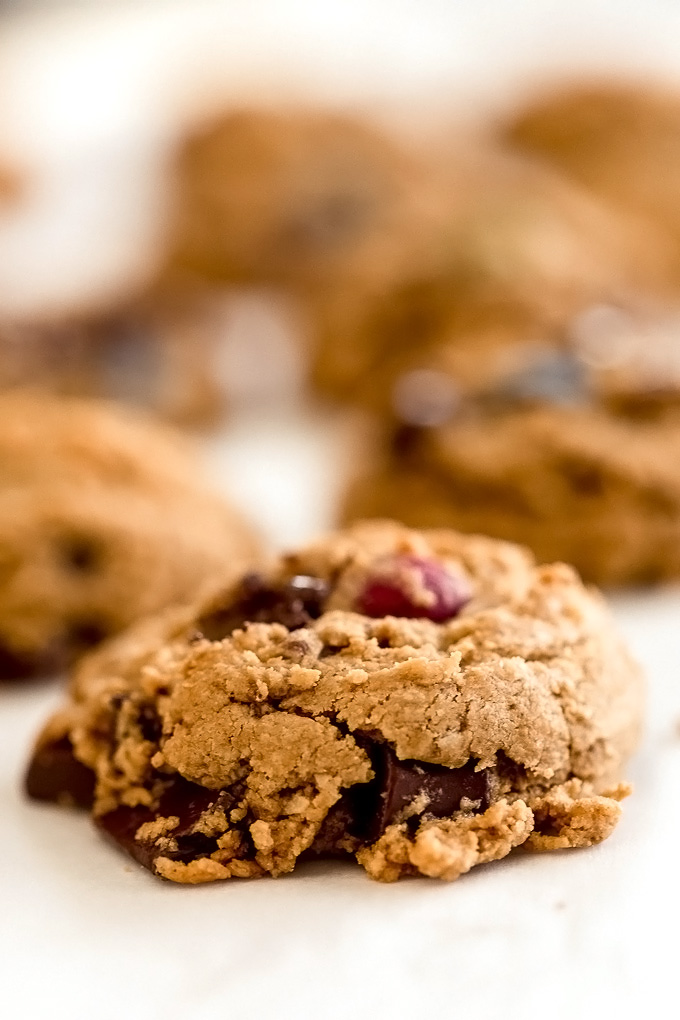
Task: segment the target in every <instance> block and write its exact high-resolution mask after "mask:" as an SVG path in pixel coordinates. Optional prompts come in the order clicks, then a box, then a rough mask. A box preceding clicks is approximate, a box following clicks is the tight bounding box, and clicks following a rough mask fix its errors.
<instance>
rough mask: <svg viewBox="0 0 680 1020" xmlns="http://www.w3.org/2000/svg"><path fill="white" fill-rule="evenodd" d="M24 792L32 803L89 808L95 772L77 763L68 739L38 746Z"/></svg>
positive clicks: (32, 759) (28, 772)
mask: <svg viewBox="0 0 680 1020" xmlns="http://www.w3.org/2000/svg"><path fill="white" fill-rule="evenodd" d="M24 786H25V790H26V793H27V794H28V796H29V797H32V798H33V799H34V800H45V801H53V802H55V803H59V804H62V803H66V804H75V805H76V806H77V807H83V808H87V807H91V805H92V801H93V799H94V786H95V776H94V772H93V771H92V770H91V769H89V768H88V767H87V765H83V763H82V762H80V761H78V759H77V758H76V756H75V754H74V753H73V746H72V744H71V741H70V740H69V738H68V737H61V738H60V739H59V740H53V741H50V742H48V743H43V744H39V745H38V747H36V749H35V751H34V752H33V757H32V758H31V761H30V764H29V766H28V770H27V772H26V778H25V780H24Z"/></svg>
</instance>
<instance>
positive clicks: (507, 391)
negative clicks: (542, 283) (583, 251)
mask: <svg viewBox="0 0 680 1020" xmlns="http://www.w3.org/2000/svg"><path fill="white" fill-rule="evenodd" d="M679 337H680V317H676V318H675V319H667V320H661V319H659V320H655V321H644V320H642V319H639V318H636V317H634V316H632V315H630V314H629V313H626V312H624V311H623V310H622V309H617V308H612V307H602V308H599V309H591V310H590V311H589V312H587V313H586V314H585V315H584V316H582V317H581V318H580V319H578V320H576V322H575V323H574V325H573V327H572V330H571V332H570V333H569V335H568V336H566V337H565V338H564V340H563V343H562V344H561V345H557V344H555V343H547V342H544V343H543V344H540V343H532V344H527V345H524V346H520V345H517V344H515V345H513V348H512V350H509V351H508V352H507V353H508V357H507V358H506V359H505V361H504V362H503V361H501V360H500V359H499V358H498V357H495V358H494V359H492V361H491V363H490V366H489V371H488V376H487V380H486V383H482V382H481V380H480V378H479V376H480V374H481V373H480V371H479V366H478V374H477V380H476V382H475V384H474V385H472V384H470V383H469V384H468V387H467V389H466V388H463V387H456V385H455V382H454V381H453V377H452V374H448V373H444V372H439V371H434V370H421V371H416V372H411V373H406V374H404V375H403V376H402V377H401V378H400V379H399V382H398V387H397V400H396V401H395V408H394V410H395V415H394V421H393V423H392V424H391V425H385V423H384V422H383V424H382V426H381V427H379V428H378V430H377V434H376V435H374V437H373V444H374V445H373V449H372V451H371V453H370V454H369V462H370V463H369V466H368V467H365V468H363V469H360V471H359V473H358V476H357V477H356V478H355V479H354V481H353V482H352V484H351V485H350V488H349V492H348V495H347V498H346V503H345V507H344V516H345V518H346V519H348V520H352V519H360V518H362V517H366V516H373V515H381V514H385V513H387V512H390V513H391V514H392V515H393V516H395V517H397V518H398V519H400V520H402V521H404V523H406V524H409V525H411V526H418V527H455V528H458V529H460V530H461V531H467V532H483V533H486V534H490V535H493V536H495V537H499V538H505V539H511V540H513V541H517V542H521V543H523V544H525V545H528V546H529V547H530V548H531V549H532V550H533V551H534V553H535V554H536V555H537V556H538V557H539V558H540V557H544V558H555V559H562V560H565V561H567V562H569V563H572V564H574V565H575V566H576V567H577V569H578V570H579V571H580V573H581V574H582V575H583V576H584V577H585V578H586V579H587V580H589V581H594V582H597V583H599V584H603V585H624V584H649V583H653V582H657V581H661V580H663V579H666V578H677V577H679V576H680V477H679V475H678V469H677V465H678V458H679V457H680V343H678V338H679ZM502 365H504V366H505V367H504V371H501V370H500V369H501V366H502ZM469 378H470V377H468V379H469ZM369 445H370V444H369V443H368V441H367V449H368V446H369Z"/></svg>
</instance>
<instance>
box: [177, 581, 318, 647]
mask: <svg viewBox="0 0 680 1020" xmlns="http://www.w3.org/2000/svg"><path fill="white" fill-rule="evenodd" d="M327 597H328V584H327V583H326V581H324V580H322V579H321V578H320V577H307V576H306V575H297V576H296V577H292V578H291V579H290V581H288V582H287V583H285V584H282V585H280V586H278V587H272V586H270V585H268V584H266V582H265V580H264V578H263V577H262V576H261V575H260V574H247V575H246V576H245V577H244V578H243V581H242V582H241V589H240V591H239V593H238V595H237V597H236V599H235V600H234V601H233V602H231V603H230V604H229V605H227V606H223V607H219V608H217V609H214V610H212V611H211V612H209V613H206V614H205V615H204V616H202V617H201V618H200V619H199V620H198V622H197V624H196V626H197V628H198V630H199V631H200V633H201V634H202V635H203V636H204V637H206V638H208V640H209V641H221V640H222V639H223V638H226V637H229V635H230V634H231V633H233V631H235V630H238V629H239V628H241V627H244V626H245V624H246V623H281V624H283V626H284V627H287V628H288V629H289V630H297V629H298V628H299V627H305V626H307V624H309V623H310V622H311V621H312V620H316V619H318V617H319V616H321V613H322V612H323V605H324V602H325V600H326V598H327Z"/></svg>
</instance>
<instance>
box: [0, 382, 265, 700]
mask: <svg viewBox="0 0 680 1020" xmlns="http://www.w3.org/2000/svg"><path fill="white" fill-rule="evenodd" d="M195 458H196V455H195V452H194V451H193V448H192V447H191V446H189V445H188V444H187V445H186V446H185V444H184V441H183V440H182V439H181V438H180V437H178V436H177V435H176V434H175V433H174V432H173V431H172V430H170V429H166V428H163V427H161V426H159V425H154V424H152V423H150V422H146V421H145V420H144V419H137V418H135V417H131V416H130V415H126V414H125V413H124V412H121V411H119V410H117V409H115V408H114V407H113V405H107V404H102V403H97V402H94V401H89V402H88V401H84V400H83V401H80V400H59V399H57V398H54V397H47V396H44V395H38V394H33V395H29V394H25V393H15V394H5V395H3V396H2V397H0V576H1V577H2V584H1V585H0V679H2V680H13V679H19V678H22V677H28V676H32V675H37V674H46V673H50V672H54V671H56V670H58V669H59V668H62V667H63V666H65V665H67V664H68V663H70V662H72V661H73V660H74V659H75V658H77V657H78V656H79V655H80V654H82V652H83V651H85V650H87V649H89V648H90V647H92V646H93V645H95V644H97V643H99V642H100V641H101V640H102V639H104V638H106V637H109V636H110V635H111V634H114V633H116V632H117V631H119V630H121V629H122V628H124V627H126V626H127V625H128V624H130V623H131V622H133V621H134V620H137V619H138V618H139V617H141V616H143V615H145V614H147V613H151V612H156V611H157V610H159V609H161V608H163V607H165V606H167V605H170V604H171V603H174V602H177V601H182V600H186V599H191V598H194V597H195V596H196V594H197V593H198V591H199V590H200V589H201V587H202V586H203V584H204V583H205V582H206V581H207V580H208V579H209V578H210V577H212V576H213V575H215V574H218V575H219V576H222V577H223V576H224V572H225V571H228V572H229V571H232V570H238V569H239V568H240V567H241V566H242V564H243V563H244V562H247V561H248V560H249V559H250V558H251V556H252V555H253V553H254V550H255V541H254V539H253V537H252V535H251V533H250V531H249V530H248V528H247V527H246V525H245V524H244V523H243V522H242V521H241V520H240V518H239V517H238V515H237V514H236V513H235V511H233V510H232V509H231V508H230V507H229V506H227V505H225V503H224V502H223V500H222V499H221V498H220V497H219V496H218V495H217V493H215V492H214V491H213V490H212V489H211V488H210V487H209V486H208V484H207V482H206V481H205V480H204V479H203V478H202V477H201V475H200V472H199V471H198V470H197V467H196V465H195Z"/></svg>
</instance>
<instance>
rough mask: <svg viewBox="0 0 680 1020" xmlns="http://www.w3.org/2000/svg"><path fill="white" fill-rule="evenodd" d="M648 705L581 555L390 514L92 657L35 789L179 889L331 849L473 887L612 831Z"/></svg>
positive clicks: (40, 759)
mask: <svg viewBox="0 0 680 1020" xmlns="http://www.w3.org/2000/svg"><path fill="white" fill-rule="evenodd" d="M640 712H641V681H640V676H639V673H638V670H637V668H636V666H635V665H634V663H633V662H632V661H631V659H630V658H629V656H628V654H627V652H626V650H625V648H624V647H623V646H622V644H621V641H620V639H619V637H618V635H617V634H616V632H615V630H614V628H613V625H612V621H611V619H610V617H609V614H608V612H607V609H606V607H605V605H604V603H603V602H602V600H601V599H600V598H599V596H597V595H596V594H593V593H590V592H588V591H586V590H585V589H584V587H583V586H582V584H581V583H580V581H579V580H578V578H577V577H576V575H575V574H574V573H573V571H572V570H571V569H570V568H568V567H565V566H563V565H559V564H558V565H554V566H546V567H537V566H535V565H534V563H533V562H532V560H531V558H530V557H529V555H528V554H527V553H526V552H525V551H524V550H522V549H520V548H518V547H516V546H512V545H506V544H504V543H501V542H495V541H492V540H489V539H486V538H481V537H476V536H462V535H459V534H456V533H455V532H445V531H439V532H424V533H417V532H413V531H408V530H406V529H405V528H403V527H401V526H398V525H395V524H392V523H390V522H373V523H365V524H362V525H358V526H356V527H355V528H353V529H351V530H348V531H346V532H339V533H337V534H335V535H331V536H329V537H328V538H326V539H324V540H321V541H319V542H318V543H316V544H314V545H312V546H309V547H308V548H306V549H304V550H302V551H301V552H299V553H297V554H293V555H289V556H285V557H283V558H282V559H281V560H280V562H279V563H277V564H275V565H274V566H273V567H272V568H271V569H270V570H269V571H268V572H266V573H264V574H249V575H246V576H245V577H243V578H242V579H241V580H240V581H239V582H238V583H236V584H235V585H233V586H232V587H231V588H229V589H228V590H226V591H224V592H222V593H221V594H220V595H219V596H217V597H215V598H213V599H212V600H211V601H210V602H209V603H207V604H205V605H203V606H201V607H200V608H199V609H197V610H196V611H195V612H194V613H191V612H190V611H184V610H180V611H176V612H174V613H170V614H168V615H166V616H165V617H159V618H157V619H153V620H149V621H146V622H145V623H144V624H143V625H141V626H140V627H138V628H137V629H136V630H135V631H130V632H129V633H128V634H126V635H124V636H122V637H121V638H120V639H118V640H117V641H114V642H112V643H110V644H109V645H108V646H105V647H104V648H102V649H101V651H99V652H96V653H93V654H92V656H90V658H89V659H88V660H86V661H85V662H84V663H83V665H82V667H81V669H80V671H79V672H78V674H77V675H76V677H75V679H74V684H73V689H72V696H71V701H70V703H69V704H68V705H67V706H66V707H65V708H64V709H63V711H61V712H60V713H58V714H57V715H56V716H55V717H54V718H53V719H52V720H51V721H50V723H49V724H48V726H47V727H46V729H45V731H44V732H43V734H42V736H41V738H40V740H39V741H38V745H37V747H36V749H35V752H34V756H33V760H32V763H31V765H30V768H29V772H28V776H27V788H28V792H29V794H30V795H32V796H33V797H35V798H38V799H47V800H57V801H59V800H61V801H64V800H66V801H71V802H73V801H75V802H76V803H81V804H85V805H87V804H90V803H93V812H94V817H95V821H96V823H97V825H98V826H99V828H100V829H101V830H102V831H103V832H104V833H106V834H108V835H109V836H110V837H112V838H113V839H114V840H115V842H117V843H118V844H119V845H120V846H121V847H123V848H124V849H125V850H126V851H127V852H128V853H130V854H131V855H132V856H133V857H134V858H135V859H136V860H138V861H139V862H140V863H142V864H143V865H145V866H146V867H148V868H149V869H151V870H152V871H153V872H155V873H156V874H158V875H161V876H162V877H164V878H169V879H171V880H173V881H176V882H185V883H197V882H207V881H212V880H215V879H222V878H229V877H254V876H259V875H265V874H271V875H280V874H283V873H285V872H288V871H291V870H292V869H293V868H294V867H295V865H296V863H297V861H298V860H300V859H302V858H307V857H310V856H311V857H314V856H326V855H353V856H355V857H356V859H357V860H358V862H359V863H360V864H361V865H362V866H363V867H364V868H365V869H366V871H367V872H368V873H369V875H370V876H371V877H373V878H376V879H379V880H381V881H392V880H394V879H397V878H399V877H400V876H402V875H413V874H418V873H420V874H423V875H429V876H432V877H436V878H443V879H454V878H457V877H458V876H459V875H461V874H462V873H463V872H466V871H469V869H470V868H472V867H473V866H474V865H475V864H481V863H483V862H486V861H492V860H497V859H499V858H501V857H505V856H506V855H507V854H508V853H509V852H510V851H511V850H512V849H513V847H517V846H521V845H525V846H527V847H529V848H531V849H536V850H550V849H556V848H562V847H573V846H589V845H591V844H593V843H597V842H599V841H600V840H602V839H604V838H605V837H606V836H608V835H609V834H610V832H611V831H612V829H613V828H614V826H615V824H616V822H617V820H618V817H619V814H620V807H619V803H618V801H619V799H620V798H621V797H622V796H624V795H625V794H626V792H627V788H626V787H625V786H624V785H621V783H620V779H621V769H622V766H623V763H624V762H625V760H626V758H627V757H628V755H629V754H630V753H631V751H632V750H633V748H634V746H635V743H636V740H637V735H638V727H639V723H640Z"/></svg>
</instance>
